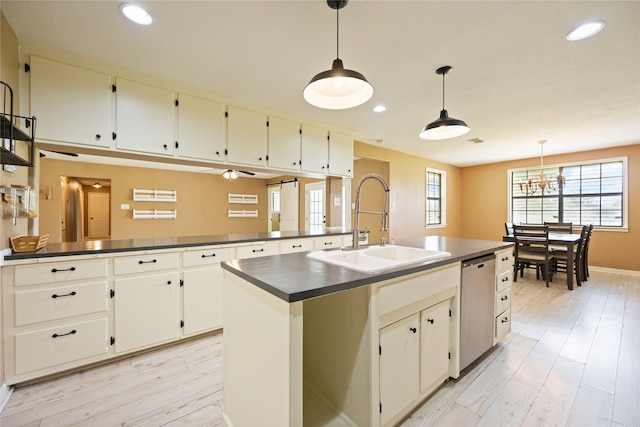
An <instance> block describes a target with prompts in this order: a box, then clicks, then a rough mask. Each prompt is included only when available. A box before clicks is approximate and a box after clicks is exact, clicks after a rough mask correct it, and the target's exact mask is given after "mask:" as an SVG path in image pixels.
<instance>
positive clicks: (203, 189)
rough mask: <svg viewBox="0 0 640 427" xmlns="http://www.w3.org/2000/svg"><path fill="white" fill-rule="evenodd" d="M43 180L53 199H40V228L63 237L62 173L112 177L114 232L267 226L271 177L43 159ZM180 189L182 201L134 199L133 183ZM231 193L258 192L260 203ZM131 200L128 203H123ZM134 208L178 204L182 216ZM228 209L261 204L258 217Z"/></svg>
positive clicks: (167, 233) (189, 232) (209, 231)
mask: <svg viewBox="0 0 640 427" xmlns="http://www.w3.org/2000/svg"><path fill="white" fill-rule="evenodd" d="M40 164H41V166H40V186H43V187H44V186H46V187H51V189H52V197H51V199H50V200H40V233H41V234H45V233H49V234H50V237H49V242H52V243H53V242H60V240H61V239H60V221H61V202H60V198H61V189H60V176H71V177H78V178H99V179H110V180H111V238H112V239H133V238H149V237H171V236H198V235H214V234H230V233H253V232H260V231H267V185H266V184H267V182H266V180H262V179H249V178H243V177H240V178H238V179H236V180H233V181H231V182H229V181H227V180H226V179H224V178H222V176H220V175H211V174H200V173H191V172H178V171H169V170H164V169H146V168H134V167H124V166H112V165H99V164H88V163H78V162H71V161H65V160H53V159H47V158H46V157H45V158H43V159H42V160H41V163H40ZM134 188H140V189H155V190H177V194H178V197H177V199H178V201H177V202H176V203H167V202H134V201H133V189H134ZM228 193H239V194H257V195H258V205H238V204H229V203H227V194H228ZM121 204H128V205H129V209H128V210H123V209H120V205H121ZM132 209H159V210H173V209H177V210H178V214H177V219H162V220H151V219H137V220H134V219H133V216H132ZM228 209H247V210H249V209H250V210H254V209H258V218H227V210H228Z"/></svg>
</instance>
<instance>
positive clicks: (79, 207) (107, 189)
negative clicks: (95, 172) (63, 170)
mask: <svg viewBox="0 0 640 427" xmlns="http://www.w3.org/2000/svg"><path fill="white" fill-rule="evenodd" d="M60 185H61V192H62V197H61V201H62V206H61V209H62V211H61V217H62V220H61V228H60V234H61V241H62V242H80V241H83V240H105V239H109V238H110V235H111V180H110V179H104V178H85V177H70V176H61V177H60Z"/></svg>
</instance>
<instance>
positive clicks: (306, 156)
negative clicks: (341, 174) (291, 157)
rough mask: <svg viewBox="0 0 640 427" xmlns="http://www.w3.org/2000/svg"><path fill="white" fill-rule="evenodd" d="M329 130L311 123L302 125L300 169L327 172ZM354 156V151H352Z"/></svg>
mask: <svg viewBox="0 0 640 427" xmlns="http://www.w3.org/2000/svg"><path fill="white" fill-rule="evenodd" d="M328 138H329V132H327V130H326V129H321V128H317V127H315V126H311V125H306V124H303V125H302V146H301V160H302V163H301V164H300V169H301V170H303V171H306V172H315V173H322V174H326V173H327V172H328V166H329V152H328V149H329V145H328ZM351 157H352V158H353V153H351Z"/></svg>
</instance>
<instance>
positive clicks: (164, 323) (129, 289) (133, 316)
mask: <svg viewBox="0 0 640 427" xmlns="http://www.w3.org/2000/svg"><path fill="white" fill-rule="evenodd" d="M179 289H180V276H179V274H178V272H177V271H172V272H165V273H157V274H144V275H139V276H136V277H129V278H116V279H115V281H114V290H115V302H114V306H115V351H116V353H122V352H126V351H130V350H134V349H142V348H145V347H150V346H152V345H155V344H162V343H165V342H169V341H173V340H177V339H178V338H180V299H179V297H180V293H179Z"/></svg>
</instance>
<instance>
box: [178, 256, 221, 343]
mask: <svg viewBox="0 0 640 427" xmlns="http://www.w3.org/2000/svg"><path fill="white" fill-rule="evenodd" d="M183 304H184V309H183V312H184V316H183V317H184V326H183V329H182V333H183V334H184V335H185V336H187V335H195V334H198V333H201V332H205V331H209V330H212V329H216V328H222V267H219V266H218V267H208V268H198V269H193V270H185V271H184V285H183Z"/></svg>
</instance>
